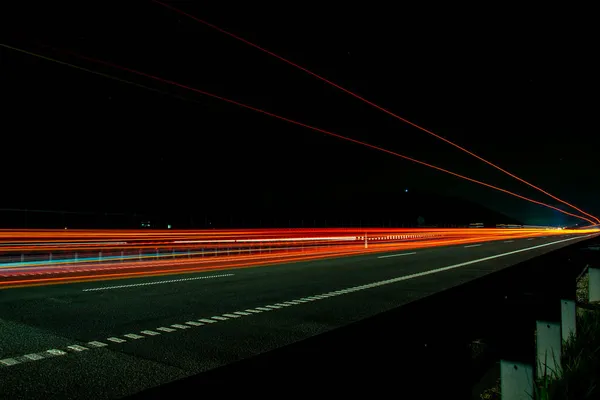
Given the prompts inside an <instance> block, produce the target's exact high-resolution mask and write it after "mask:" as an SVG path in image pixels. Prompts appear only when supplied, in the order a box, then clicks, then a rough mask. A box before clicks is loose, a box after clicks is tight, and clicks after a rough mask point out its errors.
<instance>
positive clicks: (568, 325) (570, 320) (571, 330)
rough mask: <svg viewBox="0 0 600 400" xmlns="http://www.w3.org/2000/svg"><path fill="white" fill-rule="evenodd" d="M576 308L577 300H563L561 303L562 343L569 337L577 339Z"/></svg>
mask: <svg viewBox="0 0 600 400" xmlns="http://www.w3.org/2000/svg"><path fill="white" fill-rule="evenodd" d="M576 317H577V314H576V308H575V300H561V301H560V319H561V329H562V330H561V336H562V341H563V342H565V341H567V340H568V339H569V337H571V336H573V337H575V333H576V328H575V321H576Z"/></svg>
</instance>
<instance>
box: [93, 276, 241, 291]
mask: <svg viewBox="0 0 600 400" xmlns="http://www.w3.org/2000/svg"><path fill="white" fill-rule="evenodd" d="M233 275H234V274H220V275H208V276H197V277H195V278H183V279H171V280H168V281H156V282H145V283H133V284H131V285H119V286H104V287H97V288H91V289H83V291H84V292H95V291H98V290H110V289H123V288H129V287H136V286H149V285H161V284H163V283H175V282H187V281H197V280H199V279H211V278H223V277H226V276H233Z"/></svg>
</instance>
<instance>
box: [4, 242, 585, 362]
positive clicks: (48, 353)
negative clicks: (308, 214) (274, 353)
mask: <svg viewBox="0 0 600 400" xmlns="http://www.w3.org/2000/svg"><path fill="white" fill-rule="evenodd" d="M589 236H592V235H587V236H584V238H585V237H589ZM579 238H580V237H579V236H578V237H572V238H568V239H562V240H558V241H555V242H550V243H544V244H540V245H536V246H531V247H527V248H525V249H519V250H514V251H509V252H506V253H501V254H496V255H493V256H489V257H484V258H479V259H476V260H471V261H466V262H463V263H459V264H454V265H449V266H446V267H442V268H436V269H432V270H429V271H423V272H419V273H415V274H410V275H404V276H399V277H397V278H391V279H386V280H383V281H377V282H371V283H367V284H364V285H359V286H354V287H350V288H346V289H342V290H337V291H332V292H327V293H322V294H318V295H313V296H309V297H304V298H301V299H297V300H291V301H287V302H283V303H276V304H270V305H266V306H264V307H256V308H255V309H247V310H245V311H244V312H242V311H237V312H234V313H231V314H222V315H224V316H214V317H211V319H208V318H202V319H198V321H201V322H205V323H207V324H213V323H217V322H219V321H228V320H231V319H237V318H241V317H242V316H251V315H253V314H258V313H261V312H262V311H275V310H278V309H284V308H287V307H282V306H283V305H284V304H286V305H301V304H302V303H307V302H310V301H316V300H324V299H327V298H329V297H333V296H339V295H343V294H348V293H353V292H357V291H361V290H366V289H371V288H374V287H379V286H384V285H390V284H393V283H396V282H402V281H406V280H410V279H414V278H418V277H421V276H427V275H432V274H437V273H440V272H444V271H449V270H452V269H456V268H460V267H464V266H466V265H472V264H476V263H480V262H484V261H489V260H493V259H496V258H500V257H506V256H509V255H512V254H518V253H522V252H525V251H531V250H536V249H539V248H542V247H546V246H551V245H553V244H559V243H563V242H568V241H571V240H575V239H579ZM225 316H227V317H225ZM228 317H231V318H228ZM191 322H193V321H188V322H186V324H188V325H182V324H173V325H171V326H172V327H175V328H179V329H173V328H167V327H159V328H156V329H155V330H156V331H161V332H167V333H172V332H180V331H181V330H184V329H190V328H192V326H207V325H205V324H198V325H196V324H194V323H191ZM190 325H192V326H190ZM140 333H142V334H146V335H148V336H156V335H160V333H158V332H155V331H148V330H144V331H141V332H140ZM123 336H124V337H128V338H132V339H140V338H145V337H146V336H140V335H137V334H134V333H129V334H125V335H123ZM105 340H106V341H108V342H112V343H115V344H121V343H126V342H127V340H125V339H122V338H119V337H115V336H112V337H108V338H106V339H105ZM87 344H88V345H89V346H90V347H94V348H98V347H105V346H108V345H107V344H105V343H104V342H98V341H92V342H88V343H87ZM67 350H71V352H81V351H84V350H90V349H89V348H88V347H84V346H81V345H70V346H66V348H65V350H64V351H63V350H59V349H50V350H45V351H42V352H38V353H29V354H26V355H23V356H13V357H10V358H3V359H0V368H5V367H11V366H13V365H18V364H21V363H25V362H34V361H40V360H43V359H46V358H50V357H56V356H64V355H67V354H68V353H69V352H68V351H67Z"/></svg>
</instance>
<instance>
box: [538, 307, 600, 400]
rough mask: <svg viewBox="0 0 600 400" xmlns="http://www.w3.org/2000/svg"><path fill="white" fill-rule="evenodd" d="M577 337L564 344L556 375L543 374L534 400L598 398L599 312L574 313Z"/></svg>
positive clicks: (599, 369) (599, 373)
mask: <svg viewBox="0 0 600 400" xmlns="http://www.w3.org/2000/svg"><path fill="white" fill-rule="evenodd" d="M578 314H579V315H578V318H577V335H576V337H575V338H571V339H570V340H568V341H567V342H566V343H565V346H564V349H563V355H562V360H561V361H562V367H561V370H560V371H545V373H544V376H543V377H542V378H541V379H539V380H538V381H537V382H536V387H535V391H536V393H535V397H534V398H535V399H536V400H540V399H543V400H584V399H598V398H600V311H588V310H582V311H581V312H579V313H578Z"/></svg>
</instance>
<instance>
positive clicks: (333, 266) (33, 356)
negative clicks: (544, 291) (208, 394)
mask: <svg viewBox="0 0 600 400" xmlns="http://www.w3.org/2000/svg"><path fill="white" fill-rule="evenodd" d="M586 239H588V237H578V236H551V237H550V236H549V237H546V238H541V237H540V238H535V239H533V240H527V239H521V240H515V241H513V242H510V243H505V242H504V241H498V242H486V243H482V244H481V246H477V247H467V248H465V247H464V246H452V247H440V248H430V249H418V250H406V251H403V252H395V253H380V254H368V255H363V256H354V257H344V258H339V259H328V260H318V261H312V262H298V263H290V264H281V265H271V266H265V267H253V268H238V269H229V270H223V271H218V272H202V273H197V274H180V275H167V276H159V277H149V278H139V279H138V278H135V279H123V280H110V281H100V282H83V283H72V284H61V285H49V286H39V287H23V288H14V289H5V290H0V398H10V399H17V398H18V399H21V398H22V399H37V398H44V399H65V398H73V399H79V398H93V399H112V398H122V397H125V396H129V395H133V394H135V393H138V392H140V391H144V390H145V389H149V388H153V387H158V386H161V385H164V384H166V383H168V382H172V381H176V380H178V379H181V378H184V377H188V376H191V375H194V374H198V373H201V372H204V371H209V370H214V369H215V368H216V369H218V368H219V367H223V366H225V365H228V364H231V363H236V362H238V361H240V360H243V359H248V358H252V357H254V356H256V355H258V354H262V353H267V352H269V351H271V350H273V349H276V348H281V347H283V346H286V345H290V344H291V343H295V342H299V341H303V340H305V339H307V338H310V337H313V336H315V335H320V334H323V333H325V332H330V331H332V330H336V329H337V328H340V327H343V326H346V325H348V324H351V323H354V322H356V321H361V320H364V319H366V318H369V317H372V316H375V315H377V314H380V313H383V312H386V311H389V310H393V309H397V308H399V307H401V306H403V305H406V304H408V303H411V302H413V301H415V300H418V299H422V298H425V297H428V296H430V295H432V294H434V293H438V292H441V291H444V290H446V289H449V288H453V287H456V286H459V285H461V284H464V283H466V282H469V281H472V280H474V279H477V278H480V277H482V276H486V275H488V274H490V273H493V272H496V271H500V270H502V269H505V268H506V267H509V266H512V265H515V264H518V263H521V262H523V261H525V260H529V259H532V258H535V257H538V256H540V255H543V254H546V253H548V252H551V251H553V250H557V249H559V248H562V247H565V246H569V245H572V244H575V243H577V242H580V241H583V240H586ZM519 250H523V251H519ZM412 252H414V253H415V254H406V255H402V256H393V257H381V256H386V255H387V256H390V255H396V254H405V253H412ZM510 252H515V253H514V254H506V253H510ZM380 257H381V258H380ZM488 258H489V259H488ZM482 259H483V260H482ZM479 260H481V261H479ZM463 264H464V265H463ZM445 267H452V268H448V269H445V270H444V269H443V268H445ZM200 277H203V278H202V279H195V278H200ZM204 277H205V278H204ZM313 296H317V297H313ZM357 340H358V341H360V338H357ZM315 362H317V363H318V360H315ZM400 383H401V381H400Z"/></svg>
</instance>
